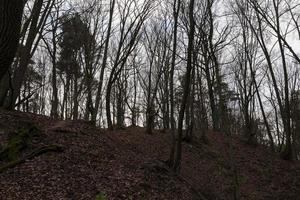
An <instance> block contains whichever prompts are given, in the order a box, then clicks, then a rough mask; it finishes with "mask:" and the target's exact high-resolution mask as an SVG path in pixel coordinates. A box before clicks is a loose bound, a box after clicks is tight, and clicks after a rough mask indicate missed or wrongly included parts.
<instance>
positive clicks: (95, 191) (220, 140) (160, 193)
mask: <svg viewBox="0 0 300 200" xmlns="http://www.w3.org/2000/svg"><path fill="white" fill-rule="evenodd" d="M32 127H34V128H32ZM24 130H30V131H32V132H35V133H34V134H33V135H32V136H30V137H29V138H30V139H28V140H30V142H29V143H28V144H27V145H25V147H23V148H22V149H20V153H19V154H17V156H16V157H14V160H9V159H8V158H7V159H1V158H0V200H2V199H3V200H10V199H12V200H19V199H24V200H26V199H28V200H29V199H30V200H35V199H36V200H41V199H43V200H47V199H51V200H52V199H53V200H57V199H70V200H71V199H72V200H73V199H74V200H77V199H82V200H89V199H92V200H94V199H96V197H97V196H98V198H97V199H99V200H101V199H108V200H110V199H121V200H123V199H124V200H125V199H137V200H144V199H151V200H152V199H170V200H176V199H178V200H185V199H191V200H192V199H208V200H211V199H226V200H227V199H228V200H230V199H234V194H236V196H238V198H239V199H247V200H248V199H253V200H263V199H278V200H284V199H286V200H297V199H299V200H300V162H298V161H294V162H288V161H283V160H281V159H280V158H279V157H278V156H277V155H272V154H271V153H270V151H269V150H268V149H266V147H264V146H256V147H254V146H249V145H246V144H245V143H244V142H242V141H241V140H239V139H238V138H233V139H232V140H231V142H230V144H231V145H228V141H227V139H226V137H224V136H223V135H222V134H220V133H212V132H211V133H209V134H208V144H202V143H199V142H193V143H191V144H188V143H184V145H183V160H182V170H181V174H180V175H179V176H175V175H174V174H172V173H171V172H170V171H169V170H168V168H167V167H166V165H165V164H164V162H163V161H165V160H167V159H168V155H169V150H170V134H169V133H163V132H161V131H155V132H154V134H153V135H147V134H145V130H144V129H143V128H139V127H129V128H126V129H124V130H118V131H112V132H107V131H104V130H99V129H97V128H95V127H93V126H92V125H90V124H89V122H86V121H82V120H78V121H58V120H53V119H50V118H48V117H44V116H39V115H33V114H29V113H21V112H7V111H2V110H1V111H0V156H1V155H4V154H3V152H4V149H5V147H6V146H7V144H8V143H10V144H11V143H12V142H11V141H12V140H11V138H12V136H15V135H17V134H18V133H20V132H22V133H23V132H24ZM30 131H29V133H30ZM226 141H227V142H226ZM15 143H16V142H14V143H13V144H15ZM49 146H50V147H53V146H55V147H56V146H57V147H60V148H59V149H58V150H59V151H57V152H56V150H57V149H56V150H55V152H53V151H49V152H47V151H40V152H39V153H38V154H37V153H36V152H37V150H41V149H43V150H45V147H49ZM229 146H231V148H229ZM229 149H231V150H230V151H229ZM16 161H22V162H16ZM7 166H8V167H7ZM104 196H106V197H105V198H104Z"/></svg>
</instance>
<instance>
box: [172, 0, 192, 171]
mask: <svg viewBox="0 0 300 200" xmlns="http://www.w3.org/2000/svg"><path fill="white" fill-rule="evenodd" d="M194 4H195V0H190V3H189V21H190V30H189V41H188V51H187V54H188V55H187V69H186V74H185V81H184V91H183V97H182V102H181V106H180V111H179V119H178V133H177V138H176V151H175V156H174V165H173V170H174V171H175V172H177V173H179V171H180V166H181V156H182V132H183V121H184V113H185V109H186V105H187V100H188V96H189V94H190V88H191V87H190V83H191V72H192V69H193V66H192V58H193V51H194V37H195V21H194Z"/></svg>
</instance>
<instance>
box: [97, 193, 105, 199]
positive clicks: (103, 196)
mask: <svg viewBox="0 0 300 200" xmlns="http://www.w3.org/2000/svg"><path fill="white" fill-rule="evenodd" d="M106 199H107V195H106V194H105V192H100V193H99V194H97V196H96V200H106Z"/></svg>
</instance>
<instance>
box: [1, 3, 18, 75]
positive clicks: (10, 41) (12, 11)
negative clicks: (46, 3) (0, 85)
mask: <svg viewBox="0 0 300 200" xmlns="http://www.w3.org/2000/svg"><path fill="white" fill-rule="evenodd" d="M23 8H24V3H23V1H21V0H1V1H0V33H1V37H0V81H1V80H2V78H3V76H4V75H5V74H6V73H7V72H8V69H9V68H10V66H11V64H12V62H13V60H14V57H15V54H16V51H17V48H18V44H19V37H20V30H21V21H22V15H23Z"/></svg>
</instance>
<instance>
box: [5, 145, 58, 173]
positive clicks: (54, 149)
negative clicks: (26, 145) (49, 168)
mask: <svg viewBox="0 0 300 200" xmlns="http://www.w3.org/2000/svg"><path fill="white" fill-rule="evenodd" d="M62 151H63V148H62V147H61V146H58V145H49V146H43V147H40V148H38V149H37V150H35V151H33V152H31V153H30V154H28V155H27V156H25V157H23V158H20V159H17V160H14V161H11V162H9V163H7V164H5V165H4V166H2V167H0V173H2V172H4V171H6V170H7V169H10V168H14V167H15V166H17V165H19V164H22V163H25V162H26V160H28V159H33V158H35V157H37V156H40V155H42V154H44V153H48V152H62Z"/></svg>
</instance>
